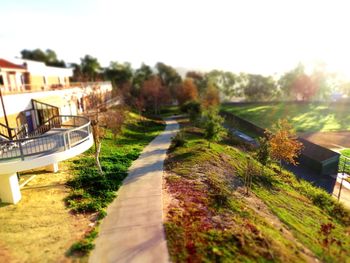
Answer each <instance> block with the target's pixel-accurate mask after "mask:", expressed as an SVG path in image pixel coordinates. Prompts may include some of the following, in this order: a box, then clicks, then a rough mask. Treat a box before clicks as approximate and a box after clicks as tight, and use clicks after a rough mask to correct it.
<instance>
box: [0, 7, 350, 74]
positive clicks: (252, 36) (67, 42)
mask: <svg viewBox="0 0 350 263" xmlns="http://www.w3.org/2000/svg"><path fill="white" fill-rule="evenodd" d="M0 10H1V15H0V23H1V26H0V56H2V57H14V56H18V55H19V52H20V51H21V50H22V49H25V48H26V49H34V48H41V49H47V48H50V49H53V50H55V51H56V53H57V55H58V57H59V58H60V59H64V60H65V61H67V62H79V58H80V57H83V56H84V55H85V54H90V55H92V56H95V57H97V58H98V59H99V61H100V62H101V64H102V65H103V66H107V65H108V64H109V62H110V61H112V60H113V61H119V62H124V61H129V62H132V64H133V66H134V67H138V66H139V64H140V63H141V62H145V63H147V64H150V65H154V64H155V63H156V62H157V61H162V62H165V63H167V64H170V65H172V66H175V67H186V68H195V69H212V68H217V69H225V70H231V71H234V72H239V71H246V72H253V73H262V74H273V73H281V72H283V71H286V70H288V69H291V68H292V67H294V66H296V64H297V63H298V62H304V63H306V64H307V65H311V64H315V63H316V64H318V63H323V62H325V63H326V65H327V68H328V70H330V71H338V72H342V73H344V74H347V75H350V30H349V28H350V15H349V10H350V1H346V0H344V1H338V0H330V1H328V0H318V1H313V0H303V1H299V0H275V1H274V0H240V1H238V0H237V1H235V0H172V1H170V0H122V1H119V0H114V1H112V0H57V1H55V0H15V1H14V0H0Z"/></svg>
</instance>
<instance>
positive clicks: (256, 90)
mask: <svg viewBox="0 0 350 263" xmlns="http://www.w3.org/2000/svg"><path fill="white" fill-rule="evenodd" d="M247 76H248V82H247V83H246V85H245V86H244V95H245V97H246V99H247V100H249V101H266V100H271V99H272V98H273V97H274V95H275V94H276V91H277V87H276V84H275V81H274V80H273V78H272V77H271V76H268V77H265V76H262V75H255V74H249V75H247Z"/></svg>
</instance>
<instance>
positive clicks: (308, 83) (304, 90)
mask: <svg viewBox="0 0 350 263" xmlns="http://www.w3.org/2000/svg"><path fill="white" fill-rule="evenodd" d="M293 92H294V93H295V94H296V96H297V99H298V100H300V99H301V100H303V101H310V100H311V99H312V98H313V97H314V96H315V95H316V92H317V86H316V83H315V82H314V81H313V80H312V78H311V77H310V76H308V75H306V74H305V73H304V74H301V75H300V76H298V77H297V78H296V79H295V80H294V82H293Z"/></svg>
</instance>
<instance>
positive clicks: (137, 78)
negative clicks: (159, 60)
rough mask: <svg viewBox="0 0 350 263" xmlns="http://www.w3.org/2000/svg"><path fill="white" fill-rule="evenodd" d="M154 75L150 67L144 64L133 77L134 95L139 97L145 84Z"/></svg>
mask: <svg viewBox="0 0 350 263" xmlns="http://www.w3.org/2000/svg"><path fill="white" fill-rule="evenodd" d="M152 75H153V71H152V69H151V67H150V66H148V65H146V64H144V63H142V65H141V67H140V68H138V69H136V70H135V73H134V77H133V83H132V86H133V91H132V92H133V95H134V96H138V94H139V92H140V90H141V87H142V85H143V82H144V81H146V80H148V79H149V78H150V77H151V76H152Z"/></svg>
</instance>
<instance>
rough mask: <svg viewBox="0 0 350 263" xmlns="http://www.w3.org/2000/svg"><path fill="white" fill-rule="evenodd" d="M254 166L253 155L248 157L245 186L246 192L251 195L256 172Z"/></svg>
mask: <svg viewBox="0 0 350 263" xmlns="http://www.w3.org/2000/svg"><path fill="white" fill-rule="evenodd" d="M253 168H254V166H253V160H252V159H251V157H249V156H248V157H247V166H246V170H245V173H244V178H243V179H244V186H245V194H246V195H249V191H250V189H251V188H252V182H253V173H254V169H253Z"/></svg>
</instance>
